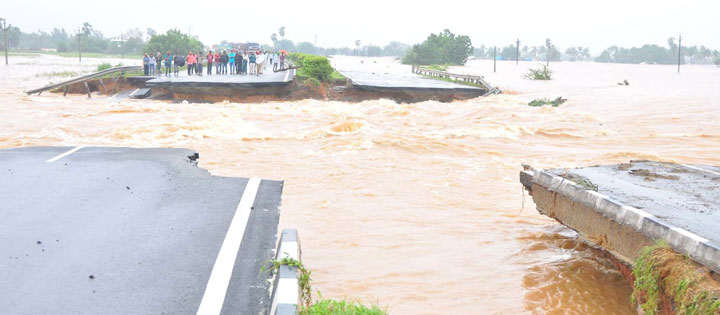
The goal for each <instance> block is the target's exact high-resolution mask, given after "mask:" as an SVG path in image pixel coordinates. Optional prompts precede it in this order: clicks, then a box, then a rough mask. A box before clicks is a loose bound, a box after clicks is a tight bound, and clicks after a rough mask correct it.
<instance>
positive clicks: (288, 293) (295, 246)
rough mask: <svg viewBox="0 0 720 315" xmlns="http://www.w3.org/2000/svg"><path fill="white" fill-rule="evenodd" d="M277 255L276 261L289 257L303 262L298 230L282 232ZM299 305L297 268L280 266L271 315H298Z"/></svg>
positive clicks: (273, 293)
mask: <svg viewBox="0 0 720 315" xmlns="http://www.w3.org/2000/svg"><path fill="white" fill-rule="evenodd" d="M275 253H276V254H275V259H276V260H279V259H282V258H283V257H285V256H288V257H290V258H293V259H295V260H298V261H302V259H301V253H302V252H301V251H300V239H299V238H298V234H297V230H296V229H284V230H283V231H282V234H281V235H280V241H279V242H278V248H277V251H276V252H275ZM298 305H300V285H299V284H298V270H297V267H290V266H287V265H280V268H279V270H278V272H277V274H276V275H275V280H274V281H273V290H272V306H271V308H270V314H273V315H296V314H297V308H298Z"/></svg>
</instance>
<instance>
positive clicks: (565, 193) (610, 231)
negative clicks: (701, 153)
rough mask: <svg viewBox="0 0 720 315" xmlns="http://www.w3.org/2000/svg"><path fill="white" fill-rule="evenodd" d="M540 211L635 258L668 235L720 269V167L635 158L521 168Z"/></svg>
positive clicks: (674, 244) (680, 248)
mask: <svg viewBox="0 0 720 315" xmlns="http://www.w3.org/2000/svg"><path fill="white" fill-rule="evenodd" d="M520 181H521V182H522V183H523V185H524V186H525V187H526V189H528V191H530V193H531V194H532V196H533V199H534V200H535V203H536V205H537V208H538V211H540V212H541V213H543V214H546V215H548V216H550V217H553V218H555V219H557V220H558V221H560V222H561V223H563V224H565V225H566V226H568V227H570V228H572V229H574V230H576V231H578V232H579V233H580V234H581V235H582V236H583V237H584V238H586V239H587V240H589V241H590V242H592V243H595V244H596V245H598V246H601V247H603V248H605V249H606V250H608V251H609V252H611V253H613V254H614V255H615V256H616V257H618V258H620V259H622V260H623V261H625V262H626V263H628V264H632V262H633V260H634V259H635V258H636V257H637V254H638V252H639V251H640V249H642V248H643V247H644V246H648V245H651V244H652V243H654V242H655V241H657V240H665V241H666V242H667V243H668V244H669V245H670V246H671V247H672V248H673V249H674V250H675V251H677V252H679V253H681V254H686V255H688V256H689V257H690V258H692V259H693V260H695V261H696V262H698V263H700V264H702V265H705V266H707V267H708V268H710V269H712V270H714V271H715V272H720V168H719V167H716V166H706V165H682V164H672V163H663V162H655V161H632V162H630V163H624V164H619V165H604V166H593V167H584V168H577V169H555V170H533V169H530V168H528V169H526V170H525V171H522V172H521V173H520Z"/></svg>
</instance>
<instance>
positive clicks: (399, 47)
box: [383, 41, 410, 57]
mask: <svg viewBox="0 0 720 315" xmlns="http://www.w3.org/2000/svg"><path fill="white" fill-rule="evenodd" d="M409 48H410V45H408V44H403V43H401V42H395V41H392V42H390V43H388V44H387V45H385V47H384V48H383V55H385V56H397V57H400V56H402V55H404V54H405V52H406V51H407V50H408V49H409Z"/></svg>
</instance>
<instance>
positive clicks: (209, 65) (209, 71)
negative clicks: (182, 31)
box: [205, 50, 215, 75]
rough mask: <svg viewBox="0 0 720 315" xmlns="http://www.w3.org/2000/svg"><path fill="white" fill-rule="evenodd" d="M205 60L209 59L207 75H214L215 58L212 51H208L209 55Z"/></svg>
mask: <svg viewBox="0 0 720 315" xmlns="http://www.w3.org/2000/svg"><path fill="white" fill-rule="evenodd" d="M205 59H207V74H208V75H210V74H212V65H213V60H215V58H214V57H213V54H212V50H211V51H208V53H207V55H206V56H205Z"/></svg>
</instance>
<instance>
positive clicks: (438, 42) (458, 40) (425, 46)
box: [403, 29, 474, 65]
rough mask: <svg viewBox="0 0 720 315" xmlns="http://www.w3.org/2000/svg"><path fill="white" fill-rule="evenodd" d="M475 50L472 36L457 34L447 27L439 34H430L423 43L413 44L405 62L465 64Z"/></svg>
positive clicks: (404, 59)
mask: <svg viewBox="0 0 720 315" xmlns="http://www.w3.org/2000/svg"><path fill="white" fill-rule="evenodd" d="M473 51H474V49H473V46H472V42H471V41H470V37H468V36H466V35H460V36H456V35H455V34H453V33H452V32H450V30H448V29H446V30H444V31H443V32H441V33H439V34H430V36H428V38H427V39H426V40H425V41H424V42H422V43H421V44H416V45H413V47H412V49H410V50H409V51H408V52H407V54H406V55H405V58H403V63H405V64H420V65H430V64H455V65H464V64H465V62H467V58H468V57H469V56H470V54H472V53H473Z"/></svg>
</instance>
